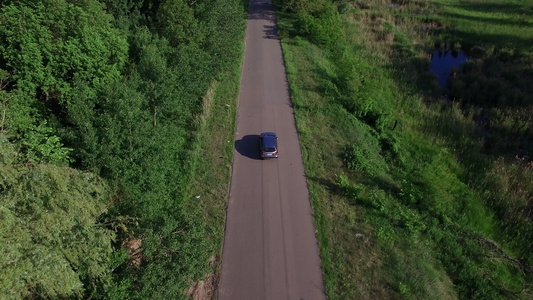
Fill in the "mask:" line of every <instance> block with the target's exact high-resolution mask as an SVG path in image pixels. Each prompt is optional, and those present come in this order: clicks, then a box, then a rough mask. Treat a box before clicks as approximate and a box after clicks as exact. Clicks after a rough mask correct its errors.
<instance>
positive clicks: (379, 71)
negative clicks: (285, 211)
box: [278, 1, 533, 299]
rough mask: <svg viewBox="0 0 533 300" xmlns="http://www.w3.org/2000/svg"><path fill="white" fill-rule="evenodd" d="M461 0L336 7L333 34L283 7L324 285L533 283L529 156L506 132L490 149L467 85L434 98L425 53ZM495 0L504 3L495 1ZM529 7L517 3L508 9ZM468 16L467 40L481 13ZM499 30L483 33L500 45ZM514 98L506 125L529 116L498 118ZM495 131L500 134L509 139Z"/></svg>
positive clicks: (377, 292) (453, 293)
mask: <svg viewBox="0 0 533 300" xmlns="http://www.w3.org/2000/svg"><path fill="white" fill-rule="evenodd" d="M457 3H458V2H453V1H449V2H443V1H441V2H414V1H413V2H407V4H406V5H401V6H399V7H397V8H394V9H393V8H391V7H390V6H389V4H388V3H383V4H380V3H379V2H377V1H367V2H366V5H368V8H367V9H363V10H358V9H345V14H343V15H341V16H340V18H341V20H342V24H343V29H342V31H343V33H344V38H343V39H341V40H339V41H337V44H336V46H335V47H331V46H330V45H327V44H326V45H324V44H323V45H315V44H313V43H312V42H309V40H310V41H317V40H320V39H313V38H310V39H309V40H308V39H307V35H309V34H310V33H309V32H303V31H300V29H299V28H298V26H297V24H298V22H297V20H296V19H295V18H294V17H293V15H291V14H288V13H282V12H279V13H278V26H279V27H280V35H281V36H282V47H283V51H284V55H285V61H286V65H287V73H288V79H289V82H290V87H291V93H292V98H293V102H294V104H295V105H294V108H295V111H296V120H297V126H298V131H299V133H300V140H301V145H302V154H303V157H304V162H305V165H306V173H307V176H308V185H309V189H310V195H311V201H312V204H313V209H314V212H315V226H316V228H317V237H318V240H319V246H320V255H321V259H322V264H323V271H324V277H325V284H326V292H327V295H328V298H329V299H374V298H385V299H388V298H395V299H451V298H466V299H498V298H509V297H513V296H516V297H518V298H531V297H532V295H533V293H532V291H531V290H530V286H531V284H532V277H531V269H530V267H529V266H530V265H532V264H533V261H531V259H532V258H531V250H532V249H533V248H532V243H531V238H532V237H533V226H532V222H531V218H530V215H528V211H529V210H528V207H529V205H531V199H530V196H529V195H531V193H532V192H533V181H532V177H531V176H530V175H531V172H533V171H532V169H533V167H532V165H531V163H530V161H529V160H528V159H520V160H516V159H512V157H514V155H513V154H512V153H513V151H515V150H516V148H513V144H507V146H505V145H504V146H498V147H500V148H497V149H494V148H492V149H487V142H486V141H485V139H484V138H483V137H482V136H480V135H479V126H478V125H477V124H478V122H477V120H476V118H477V117H478V116H479V108H478V107H477V106H476V105H475V104H476V102H475V101H476V99H475V98H464V99H462V98H460V100H461V99H462V100H463V103H461V104H460V103H452V102H446V101H441V100H439V98H440V97H441V96H440V95H441V94H440V92H439V91H438V90H437V88H436V83H435V78H434V77H432V76H431V75H429V74H428V72H427V69H428V68H429V57H428V53H431V52H432V47H433V45H434V44H436V43H440V44H442V40H441V38H442V37H446V38H447V40H446V41H445V42H446V43H447V44H449V45H451V46H454V47H459V46H461V45H464V42H463V41H462V40H461V38H462V37H461V36H459V35H458V34H457V33H456V32H454V29H453V28H455V27H454V26H455V25H454V21H453V20H451V19H450V17H449V16H450V12H451V11H454V9H457V8H456V4H457ZM461 3H462V5H463V6H464V5H470V6H469V8H468V9H466V10H467V11H469V13H472V14H475V12H473V10H476V9H477V10H479V11H483V13H486V14H489V15H494V18H497V17H496V16H497V15H498V14H501V13H504V14H509V15H512V16H513V18H515V17H518V16H520V18H526V19H527V18H528V16H530V15H531V12H530V11H528V10H527V9H528V6H527V5H528V4H527V3H526V4H520V5H522V6H520V7H518V6H517V5H509V6H505V5H503V6H501V5H500V6H498V5H497V4H495V3H492V2H490V1H483V2H482V1H470V2H461ZM465 3H466V4H465ZM512 3H514V2H512ZM516 3H518V2H516ZM521 3H522V2H521ZM454 5H455V6H454ZM502 7H503V8H505V7H507V8H508V10H509V11H507V10H505V9H503V12H498V9H496V8H502ZM524 7H525V9H526V10H525V17H522V15H519V14H514V15H513V12H514V11H516V9H518V10H520V11H521V10H523V8H524ZM461 9H464V8H461ZM411 12H417V13H419V14H412V13H411ZM503 19H505V18H503ZM424 21H430V22H434V24H433V23H432V26H433V29H432V30H435V32H437V34H431V35H428V34H425V33H421V32H420V31H419V30H417V28H418V25H419V24H420V23H421V22H424ZM308 22H309V21H308ZM332 23H334V22H332ZM490 25H491V23H489V22H487V23H484V24H483V26H490ZM498 26H500V24H495V27H498ZM506 26H507V25H506ZM517 26H520V25H517ZM503 27H505V26H503ZM503 27H502V28H503ZM463 28H464V29H465V30H470V32H471V34H472V36H471V37H470V38H467V40H469V41H471V42H473V41H474V39H473V37H477V36H478V33H475V32H474V31H473V29H474V28H477V27H476V26H472V27H470V29H469V28H468V26H463ZM494 30H500V29H497V28H496V29H494ZM488 32H492V31H491V29H490V28H489V30H488ZM524 32H525V31H521V30H517V31H516V32H513V34H515V35H517V36H520V35H522V34H524ZM530 35H531V34H530ZM463 37H468V35H464V36H463ZM490 40H491V39H490V38H489V39H487V41H490ZM476 41H483V38H481V39H478V40H476ZM502 41H505V39H503V38H502V39H499V40H496V41H493V42H492V43H495V44H492V46H491V45H489V46H487V45H485V44H483V45H484V46H483V47H493V48H494V49H498V47H501V45H500V44H498V42H502ZM474 43H475V42H474ZM480 43H481V42H480ZM527 44H528V42H527V41H526V42H525V43H524V44H517V45H518V46H517V47H522V48H520V49H521V50H520V51H517V52H515V53H522V52H521V51H522V50H524V49H525V50H527V47H528V46H527ZM472 47H474V46H472ZM497 51H499V50H497ZM526 52H527V51H526ZM490 59H494V57H492V56H490V55H489V56H487V55H484V56H482V57H480V58H479V61H478V62H476V63H477V64H479V65H480V66H487V60H490ZM527 59H529V58H528V56H527V55H522V56H520V58H518V57H517V61H524V60H526V61H527ZM517 61H508V62H505V63H506V64H507V65H505V66H506V67H509V66H516V63H517ZM500 62H501V61H500V60H497V61H496V62H494V63H493V65H495V64H499V63H500ZM495 74H497V73H495ZM467 75H468V74H467ZM470 75H472V74H470ZM526 75H527V74H526ZM460 76H461V75H460V74H459V75H458V77H460ZM489 77H490V76H489ZM489 77H487V78H489ZM489 79H490V78H489ZM522 79H523V80H526V81H527V80H529V79H528V77H527V76H525V78H522ZM487 80H488V79H487ZM529 83H531V81H530V82H529ZM516 84H517V82H513V83H509V84H508V85H506V86H502V91H505V90H506V89H507V88H509V87H512V86H516ZM530 86H532V85H530ZM449 89H452V90H453V83H452V86H451V87H449ZM528 89H529V87H526V88H525V89H523V90H520V91H519V92H528ZM467 92H468V91H467ZM465 95H467V93H465ZM512 103H515V102H512V101H507V102H506V101H501V102H500V103H499V104H498V105H495V106H499V109H500V111H501V114H502V115H503V117H501V118H500V119H501V120H505V121H506V122H507V123H505V122H502V123H501V126H502V128H504V129H505V126H512V125H505V124H513V125H514V124H516V120H521V121H522V122H523V123H524V125H523V126H525V127H527V126H531V123H529V122H528V121H527V119H525V118H524V116H525V114H522V115H521V118H518V119H516V118H515V119H510V120H509V119H506V116H508V114H507V113H508V112H509V111H510V110H509V107H511V105H510V104H512ZM525 108H526V109H527V106H526V107H525ZM492 112H493V113H494V114H495V113H496V112H498V110H494V111H492ZM500 119H496V118H495V119H494V120H497V121H495V122H494V123H496V124H498V122H499V120H500ZM496 126H499V125H496ZM494 128H496V127H494ZM504 129H501V130H504ZM515 133H516V132H515ZM522 134H523V132H522ZM492 138H494V139H496V140H495V141H494V144H495V145H499V143H503V144H505V142H506V140H505V139H502V138H503V136H501V135H496V136H495V137H494V136H493V137H492ZM518 144H519V143H517V144H516V145H518ZM495 150H497V151H495ZM505 151H507V152H505ZM499 154H504V155H503V156H502V157H501V158H498V157H499V156H500V155H499ZM528 216H529V217H528Z"/></svg>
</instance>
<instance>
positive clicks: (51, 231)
mask: <svg viewBox="0 0 533 300" xmlns="http://www.w3.org/2000/svg"><path fill="white" fill-rule="evenodd" d="M0 145H1V146H2V147H0V149H2V153H1V159H0V168H1V169H2V177H1V178H0V199H2V200H1V203H0V215H1V217H0V223H1V228H2V230H1V232H0V237H1V239H2V244H1V246H0V253H2V260H1V261H0V265H1V268H2V275H1V277H0V293H1V294H2V295H4V297H7V298H10V299H20V298H66V297H74V296H75V297H80V296H81V295H82V294H83V292H84V289H88V290H92V289H94V288H95V287H94V286H95V285H97V284H103V283H106V284H107V283H109V281H110V278H109V277H108V272H109V271H110V269H109V265H108V263H109V261H108V257H109V256H110V255H111V252H112V247H111V243H112V241H113V238H114V233H113V232H112V231H110V230H107V229H105V228H103V227H102V225H101V224H98V222H97V219H98V218H99V216H101V215H102V214H104V213H105V212H106V202H107V200H108V197H109V190H108V188H107V186H106V185H105V183H104V182H103V181H102V180H101V179H100V178H99V177H98V176H96V175H94V174H91V173H83V172H79V171H76V170H73V169H68V168H59V167H56V166H54V165H47V164H38V165H35V166H34V167H22V166H18V165H16V164H14V161H15V159H14V158H15V157H14V156H15V152H14V151H13V150H14V149H13V147H12V146H11V144H10V143H9V142H7V141H6V138H5V136H4V135H1V136H0ZM9 149H11V151H9ZM84 286H85V287H84Z"/></svg>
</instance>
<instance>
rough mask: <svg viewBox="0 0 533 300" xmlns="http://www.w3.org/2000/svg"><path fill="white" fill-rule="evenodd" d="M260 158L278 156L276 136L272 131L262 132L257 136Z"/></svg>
mask: <svg viewBox="0 0 533 300" xmlns="http://www.w3.org/2000/svg"><path fill="white" fill-rule="evenodd" d="M259 147H260V148H259V149H260V151H261V158H263V159H264V158H278V137H277V136H276V134H275V133H274V132H263V133H261V136H260V138H259Z"/></svg>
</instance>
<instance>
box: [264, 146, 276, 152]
mask: <svg viewBox="0 0 533 300" xmlns="http://www.w3.org/2000/svg"><path fill="white" fill-rule="evenodd" d="M275 151H276V148H274V147H265V152H275Z"/></svg>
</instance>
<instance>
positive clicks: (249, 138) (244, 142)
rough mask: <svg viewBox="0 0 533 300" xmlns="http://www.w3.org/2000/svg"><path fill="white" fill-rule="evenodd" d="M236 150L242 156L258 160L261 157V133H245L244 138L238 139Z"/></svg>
mask: <svg viewBox="0 0 533 300" xmlns="http://www.w3.org/2000/svg"><path fill="white" fill-rule="evenodd" d="M235 150H237V152H239V154H241V155H242V156H245V157H248V158H251V159H257V160H259V159H261V155H259V135H257V134H250V135H245V136H243V137H242V139H240V140H236V141H235Z"/></svg>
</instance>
